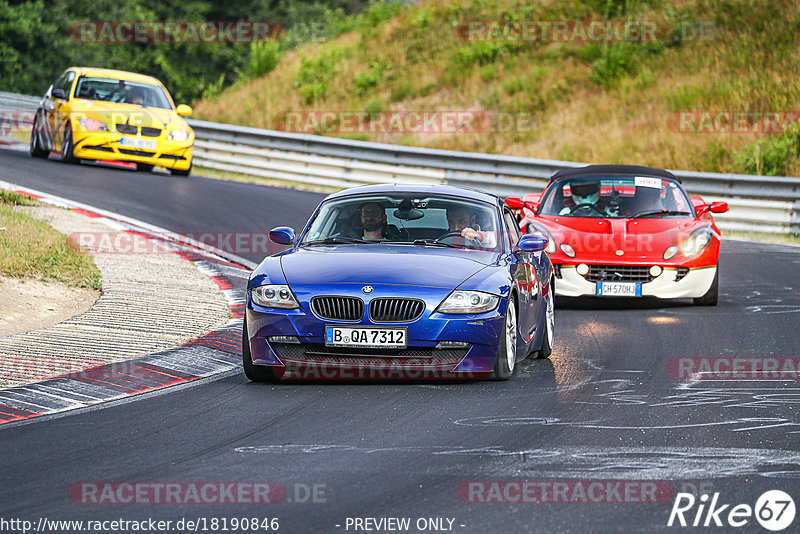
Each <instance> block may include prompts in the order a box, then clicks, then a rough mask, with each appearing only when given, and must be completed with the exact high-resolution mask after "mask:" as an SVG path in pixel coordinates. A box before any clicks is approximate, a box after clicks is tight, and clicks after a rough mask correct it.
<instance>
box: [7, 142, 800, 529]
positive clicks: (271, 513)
mask: <svg viewBox="0 0 800 534" xmlns="http://www.w3.org/2000/svg"><path fill="white" fill-rule="evenodd" d="M0 180H4V181H7V182H13V183H17V184H19V185H21V186H26V187H30V188H34V189H39V190H42V191H46V192H50V193H53V194H56V195H60V196H63V197H66V198H70V199H73V200H76V201H79V202H84V203H87V204H91V205H94V206H96V207H98V208H103V209H106V210H111V211H114V212H117V213H120V214H123V215H127V216H130V217H136V218H139V219H142V220H145V221H147V222H150V223H153V224H156V225H159V226H163V227H166V228H168V229H170V230H175V231H179V232H201V231H214V232H216V231H235V232H239V231H241V232H257V231H263V230H266V229H269V228H272V227H273V226H277V225H284V224H287V225H291V226H294V227H295V228H298V227H300V226H301V224H302V223H304V222H305V219H306V217H307V216H308V214H309V212H310V211H311V209H312V208H313V207H314V206H315V205H316V203H317V202H318V201H319V199H320V198H321V195H319V194H315V193H306V192H298V191H292V190H284V189H278V188H265V187H258V186H253V185H248V184H239V183H228V182H221V181H214V180H206V179H203V178H200V177H196V176H192V177H190V178H188V179H185V178H176V177H171V176H165V175H157V174H141V173H136V172H132V171H127V170H119V169H109V168H102V167H90V166H86V165H82V166H68V165H63V164H61V163H59V162H57V161H40V160H33V159H30V158H28V156H27V154H25V153H20V152H12V151H0ZM241 255H242V256H245V257H247V258H248V259H251V260H253V261H257V260H258V259H260V258H258V257H256V256H257V255H255V254H241ZM720 264H721V287H720V304H719V306H717V307H712V308H702V307H693V306H691V305H690V304H689V303H688V302H681V303H669V304H665V303H662V302H658V301H644V300H642V301H634V302H631V301H626V302H619V301H596V300H582V301H570V300H565V301H558V306H557V310H556V346H555V349H554V353H553V355H552V357H551V359H550V360H544V361H538V360H536V361H526V362H524V363H523V364H522V365H521V366H520V367H519V368H518V369H517V374H516V375H515V376H514V378H513V379H512V380H510V381H509V382H505V383H495V382H477V383H446V384H441V383H423V382H420V383H397V384H392V383H370V384H347V383H338V384H319V383H305V384H298V383H288V384H278V385H265V384H252V383H249V382H248V381H247V379H246V378H245V377H244V375H243V374H241V373H239V372H236V373H235V374H232V373H227V374H225V375H221V376H219V377H216V378H213V379H209V380H204V381H198V382H195V383H192V384H190V385H187V386H179V387H174V388H170V389H167V390H164V391H162V392H160V393H158V394H149V395H141V396H137V397H132V398H131V399H130V400H128V401H127V402H119V403H112V404H110V405H105V406H101V407H99V408H94V409H91V410H84V411H76V412H70V413H68V414H66V415H63V416H60V417H49V418H48V417H42V418H39V419H36V420H33V421H32V422H28V423H25V424H9V425H5V426H3V427H2V428H0V458H3V460H4V466H3V469H2V484H1V485H0V502H2V503H3V504H2V509H3V514H2V515H3V517H5V518H8V517H16V518H22V519H29V520H32V521H34V523H36V521H38V520H39V518H42V517H46V518H47V519H48V520H59V519H62V520H67V519H82V520H115V519H123V520H143V519H147V518H154V519H163V520H172V521H177V520H180V519H181V518H185V519H188V520H197V519H200V518H205V520H206V522H207V526H208V527H209V529H210V526H211V523H210V521H211V519H212V518H217V519H222V518H234V517H235V518H262V519H263V518H278V520H279V531H280V532H296V533H304V532H356V531H362V532H363V531H367V530H366V529H365V528H362V529H358V530H357V529H356V523H355V522H354V518H360V519H365V518H375V519H376V520H377V519H379V518H389V517H392V518H394V517H397V518H410V522H411V529H410V530H408V531H410V532H419V531H436V530H437V528H435V527H438V531H447V529H448V528H449V529H451V530H452V531H454V532H464V533H484V532H487V533H488V532H576V533H584V532H669V531H688V530H692V531H694V530H695V529H687V528H683V529H682V528H680V527H678V526H672V527H668V526H667V523H668V520H669V518H670V512H671V510H672V507H673V504H674V502H675V498H676V495H677V493H681V492H682V493H692V494H695V495H697V496H698V498H699V496H700V495H701V494H703V493H704V494H707V495H709V496H713V495H714V494H715V493H719V495H718V503H717V504H718V507H719V506H720V505H723V504H728V505H730V506H729V507H728V508H727V509H726V510H725V511H724V512H723V513H722V514H720V515H719V516H717V517H719V518H720V520H721V521H723V524H724V528H719V527H714V526H710V527H708V528H705V529H703V528H702V527H700V528H698V529H697V530H709V529H710V530H711V531H714V532H722V531H725V532H731V531H742V532H745V531H746V532H763V531H764V529H763V528H762V527H761V526H760V525H759V523H758V522H757V520H756V518H755V517H750V518H749V522H748V523H747V525H746V526H745V527H743V528H740V529H736V528H732V527H731V526H729V525H728V524H727V523H726V521H727V520H728V511H729V510H730V509H731V508H733V506H735V505H737V504H748V505H749V506H751V507H753V506H755V505H756V501H757V499H758V498H759V496H760V495H761V494H762V493H764V492H765V491H767V490H773V489H775V490H782V491H785V492H787V493H788V494H790V495H794V496H795V498H797V496H798V495H800V447H798V444H799V443H800V414H799V413H798V412H800V388H798V383H799V382H798V374H797V372H794V374H792V373H790V372H787V373H783V374H781V375H779V377H780V378H781V379H774V380H768V379H764V378H770V377H769V376H767V377H764V376H757V377H752V376H750V375H746V376H745V378H732V377H731V376H721V375H718V376H717V377H716V378H717V379H716V380H705V379H693V378H692V377H690V376H684V375H681V374H679V371H680V365H681V362H683V364H686V361H690V362H699V361H700V360H699V359H700V358H707V359H708V360H706V361H714V360H712V359H713V358H725V360H716V361H724V362H727V363H730V362H735V361H739V362H745V363H744V364H743V365H746V366H749V365H750V364H749V363H747V362H750V361H752V359H753V358H772V359H778V360H780V362H781V365H783V364H784V363H785V362H786V361H788V362H789V363H791V362H793V361H795V362H796V361H797V357H798V356H800V336H799V335H798V331H799V330H800V292H799V291H798V289H800V276H798V273H800V247H790V246H782V245H766V244H757V243H752V242H745V241H733V240H728V241H725V242H724V244H723V252H722V257H721V260H720ZM31 350H32V351H33V350H35V347H31ZM789 357H794V358H795V359H794V360H791V359H788V360H787V359H786V358H789ZM679 358H695V359H696V360H682V361H679ZM698 365H699V364H698ZM745 368H746V369H749V367H745ZM748 378H749V379H748ZM753 378H756V379H753ZM523 481H528V482H536V483H541V484H539V485H531V487H533V488H534V490H531V493H530V495H533V496H534V497H535V498H536V499H535V500H544V501H546V502H515V501H519V500H520V494H519V492H518V491H516V490H517V489H518V488H519V487H520V486H519V484H517V485H515V484H514V483H520V482H523ZM84 482H91V483H95V484H98V485H100V486H102V484H103V483H105V482H109V483H110V482H114V483H121V482H122V483H124V482H131V483H135V482H145V483H157V482H166V483H186V482H197V483H207V482H214V483H232V482H257V483H264V482H270V483H275V484H274V486H271V490H272V495H273V496H274V497H276V498H275V499H273V501H279V502H271V503H270V504H248V503H245V502H237V503H235V504H196V503H194V502H189V503H186V502H183V503H179V504H175V503H162V504H121V503H117V504H92V503H91V502H89V503H87V502H84V501H85V500H86V499H84V498H82V497H81V493H80V491H81V490H85V488H87V487H88V486H87V485H81V484H82V483H84ZM489 482H495V483H497V484H494V485H492V484H490V483H489ZM470 483H473V484H472V485H471V484H470ZM509 483H511V484H509ZM556 483H562V485H561V486H555V485H554V484H556ZM564 483H565V484H564ZM593 483H598V484H596V485H595V488H606V489H605V490H604V491H602V492H599V493H594V494H592V495H595V496H598V495H599V498H597V499H592V498H591V497H589V498H584V499H581V498H580V496H578V497H575V499H576V501H580V502H564V501H565V499H564V498H559V497H557V493H554V491H553V488H556V487H561V489H562V490H563V489H564V487H567V488H568V491H569V495H573V497H574V492H575V491H576V488H578V489H580V488H588V487H589V486H590V485H591V484H593ZM620 483H621V484H622V487H623V488H628V489H631V488H634V489H636V488H641V487H646V488H650V489H652V488H657V492H656V494H655V495H656V498H655V499H650V500H648V499H644V501H645V502H641V501H642V500H643V499H639V498H637V495H638V494H637V495H634V493H635V492H633V493H628V494H626V493H625V491H624V490H622V491H616V490H608V489H607V488H609V487H611V486H614V484H616V486H614V487H616V488H617V489H619V487H620ZM100 486H91V487H100ZM281 488H283V489H285V494H283V493H282V491H283V490H282V489H281ZM498 488H500V489H499V490H498ZM536 488H539V489H536ZM504 489H505V492H504ZM315 491H316V495H314V492H315ZM598 491H599V490H598ZM71 492H72V493H71ZM76 492H77V493H76ZM493 492H494V493H493ZM561 495H562V497H563V495H564V494H563V493H562V494H561ZM241 500H244V499H240V501H241ZM481 500H489V501H491V502H478V501H481ZM529 500H533V499H529ZM653 500H655V502H653ZM708 500H709V501H711V498H709V499H708ZM498 501H511V502H498ZM553 501H557V502H553ZM697 511H698V505H695V506H694V507H693V508H691V509H690V510H689V511H687V512H686V514H685V517H686V520H687V522H689V524H691V522H692V521H694V520H695V516H696V513H697ZM348 518H350V519H349V520H348ZM429 518H430V519H435V518H440V519H441V524H439V523H437V522H428V521H425V519H429ZM420 519H422V520H423V521H422V522H418V520H420ZM706 519H707V517H706V514H705V512H703V513H702V514H701V517H699V518H698V521H699V524H700V525H702V524H703V522H704V521H706ZM708 519H709V521H711V523H710V524H711V525H713V524H714V519H713V518H708ZM448 520H452V523H450V522H449V521H448ZM173 524H174V523H173ZM361 525H362V527H365V526H367V525H371V526H374V524H371V523H363V522H362V523H361ZM383 525H384V528H383V529H382V530H381V531H390V530H389V529H387V528H385V527H386V525H387V524H386V523H384V524H383ZM676 525H677V522H676ZM798 525H800V518H796V519H795V520H794V523H793V524H792V526H791V527H789V528H788V529H787V530H785V532H790V531H792V530H793V529H794V532H797V531H798V530H797V528H798ZM418 527H423V528H418ZM215 530H216V531H222V528H221V527H218V528H216V529H210V530H208V531H215ZM200 531H202V527H201V529H200ZM262 532H263V530H262Z"/></svg>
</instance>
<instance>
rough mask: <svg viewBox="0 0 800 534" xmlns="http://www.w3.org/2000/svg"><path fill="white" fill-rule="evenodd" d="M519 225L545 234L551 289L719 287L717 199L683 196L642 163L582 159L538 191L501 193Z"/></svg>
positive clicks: (702, 298) (691, 291)
mask: <svg viewBox="0 0 800 534" xmlns="http://www.w3.org/2000/svg"><path fill="white" fill-rule="evenodd" d="M506 203H507V204H508V206H509V207H510V208H512V209H513V210H516V212H517V213H518V215H519V220H520V228H521V230H522V231H523V232H525V233H534V234H536V233H538V234H541V235H543V236H545V237H547V238H548V239H549V244H548V247H547V249H546V251H547V253H548V254H549V256H550V259H551V261H552V262H553V266H554V268H555V273H556V284H555V287H556V294H557V295H563V296H568V297H579V296H588V295H592V296H598V297H643V296H653V297H658V298H663V299H679V298H691V299H693V302H694V304H697V305H703V306H714V305H716V304H717V300H718V295H719V268H718V262H719V249H720V242H721V241H720V232H719V229H718V228H717V226H716V225H715V224H714V220H713V219H712V217H711V213H724V212H726V211H728V204H727V203H725V202H712V203H710V204H708V203H706V202H705V201H704V200H703V199H702V198H700V197H698V196H689V195H688V194H687V193H686V191H685V189H684V188H683V185H682V184H681V180H680V178H678V177H677V176H675V175H674V174H672V173H670V172H668V171H665V170H661V169H653V168H650V167H640V166H633V165H590V166H588V167H580V168H575V169H568V170H561V171H558V172H557V173H555V174H554V175H553V176H552V178H551V179H550V182H549V183H548V184H547V187H545V190H544V191H543V192H542V193H530V194H527V195H525V197H524V198H516V197H509V198H507V199H506Z"/></svg>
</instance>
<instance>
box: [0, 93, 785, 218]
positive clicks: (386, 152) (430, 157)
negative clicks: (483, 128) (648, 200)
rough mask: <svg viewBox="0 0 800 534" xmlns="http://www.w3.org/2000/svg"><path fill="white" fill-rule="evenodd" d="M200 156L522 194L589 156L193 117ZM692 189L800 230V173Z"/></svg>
mask: <svg viewBox="0 0 800 534" xmlns="http://www.w3.org/2000/svg"><path fill="white" fill-rule="evenodd" d="M39 101H40V98H38V97H31V96H25V95H16V94H12V93H2V92H0V109H3V110H9V109H12V110H13V109H18V110H31V109H35V107H36V105H37V104H38V103H39ZM189 124H191V126H192V128H194V131H195V135H196V141H195V153H194V157H195V159H194V162H195V165H197V166H200V167H206V168H212V169H219V170H223V171H230V172H237V173H243V174H250V175H255V176H262V177H267V178H275V179H279V180H290V181H295V182H303V183H309V184H317V185H328V186H333V187H350V186H353V185H362V184H373V183H429V184H432V183H450V184H454V185H465V186H471V187H476V188H479V189H483V190H486V191H491V192H494V193H497V194H500V195H520V194H524V193H528V192H534V191H541V190H542V189H543V188H544V186H545V184H546V183H547V180H548V179H549V177H550V176H551V175H552V174H553V173H555V172H556V171H558V170H560V169H565V168H572V167H580V166H583V165H585V164H584V163H576V162H570V161H555V160H544V159H533V158H522V157H514V156H503V155H492V154H477V153H472V152H457V151H451V150H436V149H430V148H418V147H408V146H402V145H391V144H384V143H371V142H365V141H352V140H348V139H339V138H335V137H325V136H317V135H304V134H295V133H287V132H279V131H274V130H263V129H259V128H249V127H245V126H235V125H230V124H219V123H214V122H206V121H199V120H190V121H189ZM672 172H673V173H675V174H676V175H677V176H680V177H681V179H682V180H683V182H684V184H685V185H686V188H687V189H688V190H689V192H690V193H692V194H696V195H702V196H703V197H704V198H705V199H706V200H709V201H710V200H724V201H726V202H728V204H729V206H730V211H729V212H728V213H725V214H720V215H717V216H716V218H717V220H718V224H719V226H720V227H721V228H723V229H728V230H740V231H758V232H771V233H800V178H791V177H781V176H756V175H745V174H721V173H705V172H692V171H672Z"/></svg>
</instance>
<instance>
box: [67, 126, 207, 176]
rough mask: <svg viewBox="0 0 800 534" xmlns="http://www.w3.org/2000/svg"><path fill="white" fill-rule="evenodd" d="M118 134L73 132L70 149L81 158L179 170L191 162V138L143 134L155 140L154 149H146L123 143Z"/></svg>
mask: <svg viewBox="0 0 800 534" xmlns="http://www.w3.org/2000/svg"><path fill="white" fill-rule="evenodd" d="M121 137H122V136H121V135H120V134H118V133H110V132H96V133H87V134H77V133H76V135H75V138H74V149H73V153H74V155H75V157H76V158H80V159H95V160H108V161H130V162H133V163H145V164H148V165H158V166H160V167H166V168H168V169H177V170H181V171H185V170H188V169H189V168H190V167H191V166H192V142H193V141H194V140H193V139H192V140H191V141H186V142H183V143H179V142H177V141H172V140H168V139H164V138H163V137H161V138H142V139H146V140H148V141H153V142H155V144H156V148H155V150H147V149H143V148H132V147H128V146H123V145H121V144H120V138H121Z"/></svg>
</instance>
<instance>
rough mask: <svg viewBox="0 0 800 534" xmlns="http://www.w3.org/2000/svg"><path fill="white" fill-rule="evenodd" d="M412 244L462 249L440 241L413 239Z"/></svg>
mask: <svg viewBox="0 0 800 534" xmlns="http://www.w3.org/2000/svg"><path fill="white" fill-rule="evenodd" d="M414 244H415V245H419V246H423V247H445V248H464V247H459V246H458V245H453V244H452V243H444V242H442V241H436V240H435V239H415V240H414Z"/></svg>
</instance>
